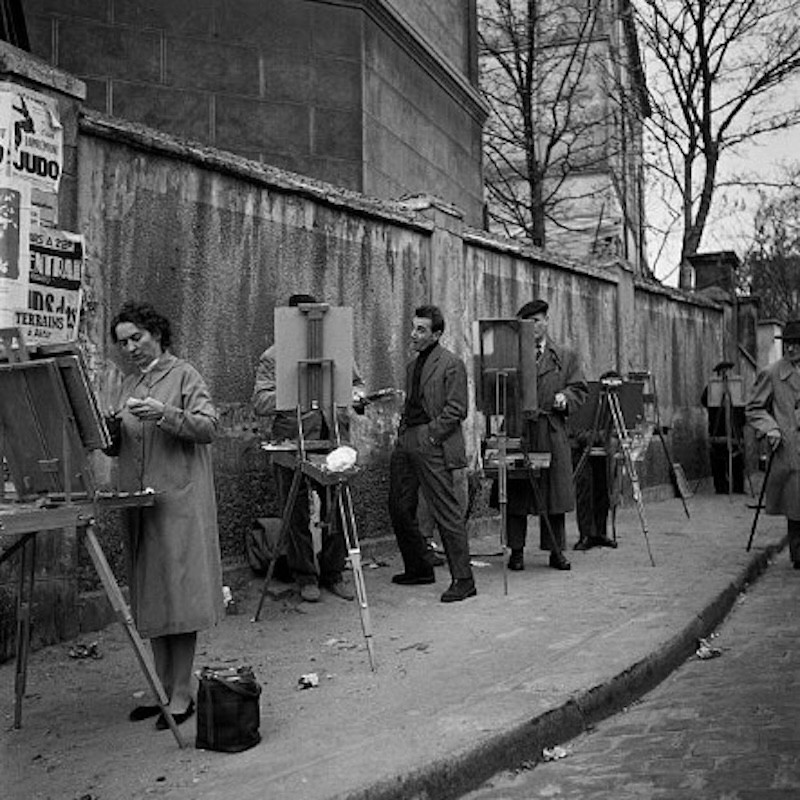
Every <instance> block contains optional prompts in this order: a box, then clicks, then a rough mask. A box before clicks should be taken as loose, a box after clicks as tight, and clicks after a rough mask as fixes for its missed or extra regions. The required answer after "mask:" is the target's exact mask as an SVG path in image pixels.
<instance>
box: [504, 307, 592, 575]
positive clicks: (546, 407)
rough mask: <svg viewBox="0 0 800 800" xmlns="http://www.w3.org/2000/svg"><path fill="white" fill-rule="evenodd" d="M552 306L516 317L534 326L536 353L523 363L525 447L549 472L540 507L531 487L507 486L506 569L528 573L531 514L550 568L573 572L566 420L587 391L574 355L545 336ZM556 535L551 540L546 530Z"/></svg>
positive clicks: (572, 499) (522, 311)
mask: <svg viewBox="0 0 800 800" xmlns="http://www.w3.org/2000/svg"><path fill="white" fill-rule="evenodd" d="M548 310H549V306H548V304H547V303H546V302H545V301H544V300H540V299H537V300H532V301H531V302H529V303H526V304H525V305H524V306H522V308H520V310H519V311H518V312H517V318H518V319H521V320H530V321H531V322H532V323H533V325H534V340H535V342H536V352H535V353H524V354H523V356H522V357H523V358H531V359H536V394H537V408H536V410H535V411H532V412H526V414H527V416H528V419H527V420H526V425H525V428H526V435H525V437H524V438H525V440H526V443H525V446H526V447H527V449H528V450H529V451H530V452H547V453H550V457H551V460H550V467H549V469H546V470H543V471H542V475H541V477H540V478H539V479H538V480H539V490H540V491H539V495H540V497H541V500H542V506H543V507H542V508H538V507H537V503H536V497H535V495H534V492H533V488H532V486H531V485H530V484H529V483H528V482H525V481H519V480H512V481H509V483H508V505H507V524H506V542H507V544H508V546H509V548H510V549H511V556H510V557H509V560H508V568H509V569H512V570H522V569H525V561H524V557H523V551H524V548H525V540H526V531H527V524H528V514H539V540H540V541H539V545H540V547H541V549H543V550H549V551H550V558H549V564H550V566H551V567H553V568H554V569H563V570H567V569H570V563H569V561H568V560H567V559H566V557H565V556H564V553H563V550H564V547H565V546H566V525H565V514H566V512H567V511H572V510H573V509H574V508H575V494H574V490H573V485H572V454H571V450H570V444H569V440H568V438H567V429H566V418H567V415H568V414H569V413H570V412H571V411H574V410H575V409H577V408H578V406H580V405H581V404H582V403H583V402H584V400H586V396H587V394H588V391H589V388H588V386H587V385H586V381H585V380H584V377H583V371H582V370H581V367H580V364H579V361H578V355H577V353H576V352H575V351H574V350H571V349H570V348H568V347H564V346H563V345H560V344H558V343H556V342H554V341H553V340H552V339H551V338H550V337H549V336H548V335H547V323H548V315H547V314H548ZM548 523H549V527H550V529H551V531H552V540H554V541H552V540H551V536H550V534H549V533H548V531H547V525H548Z"/></svg>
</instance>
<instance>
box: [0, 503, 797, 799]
mask: <svg viewBox="0 0 800 800" xmlns="http://www.w3.org/2000/svg"><path fill="white" fill-rule="evenodd" d="M747 502H751V503H752V502H753V501H752V499H751V498H748V497H746V496H742V495H734V497H733V499H732V501H731V500H729V498H728V497H727V496H717V495H698V496H695V497H693V498H692V499H691V500H689V509H690V512H691V518H690V519H687V518H686V516H685V514H684V511H683V507H682V505H681V503H680V501H679V500H677V499H675V500H673V499H670V500H666V501H663V502H650V503H648V504H647V505H646V514H647V518H648V522H649V531H650V542H651V546H652V551H653V555H654V558H655V561H656V566H655V567H653V566H651V565H650V561H649V558H648V555H647V550H646V548H645V544H644V539H643V535H642V531H641V527H640V524H639V518H638V516H637V514H636V511H635V509H634V508H626V509H622V510H621V511H620V512H619V514H618V525H617V529H618V538H619V544H620V546H619V549H617V550H607V549H595V550H591V551H588V552H585V553H581V552H570V553H569V556H570V558H571V560H572V564H573V569H572V571H571V572H567V573H564V572H559V571H556V570H552V569H550V568H548V567H547V566H546V563H547V558H546V554H545V553H541V552H540V551H538V550H536V549H534V548H532V547H531V548H529V549H528V550H527V551H526V565H527V568H526V570H525V571H524V572H520V573H509V574H508V594H507V595H504V593H503V571H502V566H501V565H502V561H501V559H500V558H499V556H497V555H496V553H497V550H498V548H497V533H496V531H492V532H491V534H487V535H485V536H481V537H478V538H476V539H474V540H473V543H472V550H473V560H474V562H475V563H476V567H475V572H476V577H477V581H478V596H477V597H476V598H474V599H470V600H467V601H465V602H463V603H454V604H442V603H440V602H439V595H440V594H441V592H442V591H443V590H444V589H445V588H446V587H447V584H448V580H447V571H446V569H444V570H442V569H439V570H437V575H438V582H437V583H436V584H435V585H432V586H419V587H400V586H395V585H393V584H392V583H391V582H390V578H391V575H392V574H393V573H394V572H396V571H397V570H398V569H399V568H400V561H399V558H398V557H397V556H396V555H391V556H390V557H389V558H388V559H387V561H388V563H387V564H386V565H385V566H379V565H378V564H379V563H382V562H380V560H379V562H378V563H376V564H373V565H372V566H373V567H374V568H367V569H366V581H367V592H368V596H369V604H370V610H371V615H372V623H373V629H374V634H375V636H374V644H375V652H376V657H377V662H378V669H377V671H376V672H374V673H373V672H371V671H370V669H369V662H368V659H367V654H366V650H365V648H364V643H363V637H362V636H361V627H360V623H359V616H358V613H357V610H356V608H355V607H354V605H353V604H348V603H346V602H345V601H342V600H340V599H338V598H336V597H333V596H332V595H330V594H326V593H323V602H321V603H319V604H316V605H309V604H298V603H297V602H296V600H295V599H293V598H288V599H284V600H281V601H269V602H268V603H267V604H266V605H265V610H264V613H263V615H262V618H261V620H260V621H259V622H258V623H252V622H251V621H250V619H251V617H252V613H253V611H254V609H255V604H256V601H257V592H258V590H259V589H260V583H259V582H258V581H253V582H250V583H249V584H248V585H247V586H245V587H238V591H237V595H238V597H239V598H240V605H241V606H242V608H241V613H240V614H239V615H237V616H229V617H227V618H226V619H225V621H224V622H223V624H221V625H220V626H218V628H216V629H215V630H214V631H213V632H211V633H210V634H209V635H205V636H204V637H203V638H202V640H201V647H200V653H199V654H198V658H197V666H198V667H199V666H202V665H204V664H218V663H220V662H222V661H230V662H232V663H249V664H252V665H253V667H254V669H255V671H256V674H257V676H258V677H259V678H260V680H261V681H262V683H264V693H263V696H262V703H261V711H262V726H261V729H262V735H263V741H262V743H261V744H260V745H259V746H258V747H255V748H253V749H252V750H249V751H246V752H245V753H240V754H236V755H230V754H221V753H209V752H205V751H198V750H194V749H193V748H191V747H190V748H187V749H185V750H179V749H178V748H177V746H176V744H175V741H174V739H173V738H172V736H171V734H170V733H169V732H162V733H157V732H155V731H154V730H153V729H152V721H150V722H141V723H136V724H133V723H129V722H128V721H127V718H126V717H127V712H128V710H129V709H130V708H131V707H132V705H134V704H136V703H137V702H141V701H140V700H137V699H136V698H135V697H134V694H135V693H136V692H140V691H141V690H142V689H144V681H143V679H142V678H141V677H140V675H139V673H138V670H137V668H136V665H135V663H134V660H133V656H132V654H131V652H130V650H129V648H128V646H127V644H126V642H125V640H124V638H123V635H122V634H121V632H120V631H119V629H118V626H112V627H110V628H108V629H106V630H105V631H103V632H102V633H100V634H98V635H97V636H92V637H84V638H83V639H82V641H83V642H88V641H97V642H98V648H99V649H100V651H101V652H102V653H103V658H102V659H100V660H93V659H86V660H75V659H71V658H69V656H68V650H69V646H68V645H61V646H55V647H51V648H47V649H45V650H43V651H40V652H37V653H35V654H34V655H33V657H32V659H31V665H30V671H29V679H28V694H29V696H28V697H27V698H26V703H25V710H24V721H23V728H22V730H20V731H11V730H9V726H10V723H11V719H12V711H13V708H12V707H13V665H11V664H6V665H3V666H2V667H0V716H1V717H2V718H1V719H0V722H2V727H3V729H2V731H0V774H2V776H3V785H4V788H3V797H4V798H9V800H18V799H19V800H22V798H25V800H29V799H30V798H54V799H55V798H59V800H63V799H64V798H67V800H71V799H72V798H75V800H77V798H86V800H88V799H89V798H91V800H127V798H141V797H158V798H198V799H199V798H203V799H205V798H209V799H210V798H213V799H214V800H216V799H217V798H219V799H220V800H222V798H226V800H228V799H231V798H236V800H250V799H251V798H253V799H254V798H269V800H290V799H291V800H331V799H332V798H348V800H356V799H357V798H358V799H362V798H363V800H367V799H368V798H369V800H384V798H386V799H387V800H388V798H398V799H399V798H413V797H429V798H440V797H441V798H444V797H453V796H456V795H457V794H458V792H459V791H462V790H464V791H466V790H468V789H470V788H473V787H475V786H476V785H478V784H479V783H480V782H481V781H482V780H483V779H485V778H486V777H488V776H489V775H490V774H491V773H492V772H493V771H495V770H496V769H499V768H502V767H506V766H512V765H513V764H514V763H519V761H521V760H526V759H532V758H536V757H537V755H538V754H539V753H540V752H541V749H542V747H543V746H550V745H552V744H554V743H556V742H558V741H564V740H565V739H566V738H568V737H570V736H572V735H575V734H577V733H579V732H580V731H582V730H584V729H585V727H586V726H587V725H589V724H591V723H592V722H593V721H594V720H596V719H597V718H599V717H600V716H602V715H605V714H606V713H610V712H612V711H614V710H617V709H619V708H621V707H623V706H624V705H626V704H627V703H629V702H630V701H631V700H632V699H633V698H635V697H636V696H637V695H638V694H640V693H641V692H642V691H644V690H645V689H647V688H649V687H650V686H652V685H653V684H654V683H655V682H657V681H658V680H660V679H661V678H662V677H663V676H664V675H666V674H667V673H669V672H670V671H671V670H672V669H673V668H674V667H675V666H677V665H678V664H679V663H680V662H681V660H682V659H683V658H685V657H686V656H687V655H689V654H690V653H691V652H693V650H694V648H695V643H696V639H697V638H698V637H700V636H704V635H706V634H708V633H709V632H710V631H712V630H713V629H714V628H715V627H716V626H717V624H718V623H719V621H720V620H721V619H722V618H723V616H724V615H725V613H726V612H727V611H728V609H729V608H730V606H731V605H732V603H733V602H734V601H735V599H736V596H737V594H738V593H739V591H740V590H741V589H742V588H743V587H744V586H745V584H746V583H747V582H748V581H750V580H752V579H754V578H755V577H756V576H757V574H758V573H759V571H760V570H761V569H763V568H764V567H765V566H766V564H767V562H768V559H769V557H770V556H771V555H772V554H773V553H774V551H775V550H776V549H778V548H779V547H781V546H782V545H783V541H784V536H785V522H784V520H783V519H782V518H773V517H766V516H762V517H761V520H760V522H759V529H758V533H757V535H756V539H755V543H754V546H753V549H752V550H751V551H750V552H749V553H748V552H746V551H745V545H746V543H747V538H748V535H749V531H750V525H751V523H752V519H753V514H754V512H753V510H752V509H751V508H748V507H747V505H746V503H747ZM531 528H532V535H529V539H530V540H531V541H535V542H538V532H537V531H535V528H536V525H535V523H534V524H532V525H531ZM567 535H568V541H569V542H570V545H571V544H572V543H574V541H575V540H576V539H577V532H576V529H575V525H574V515H569V517H568V525H567ZM780 558H787V556H786V555H785V554H783V555H781V556H780ZM368 560H369V559H368ZM234 588H235V589H236V588H237V587H234ZM308 672H316V673H317V674H318V675H319V678H320V685H319V686H318V687H317V688H314V689H307V690H300V689H298V687H297V682H298V679H299V678H300V676H301V675H303V674H305V673H308ZM182 730H183V731H184V733H185V735H186V736H187V738H188V739H190V740H191V741H193V737H194V722H193V721H191V722H188V723H186V724H185V725H184V726H183V727H182Z"/></svg>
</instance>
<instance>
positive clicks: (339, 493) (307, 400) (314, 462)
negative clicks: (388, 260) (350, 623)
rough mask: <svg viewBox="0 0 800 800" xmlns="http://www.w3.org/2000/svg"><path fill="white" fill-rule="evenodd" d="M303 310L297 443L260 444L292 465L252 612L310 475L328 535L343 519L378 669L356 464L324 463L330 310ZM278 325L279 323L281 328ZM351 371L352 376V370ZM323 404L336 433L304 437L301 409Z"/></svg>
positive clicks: (331, 392) (332, 380) (335, 437)
mask: <svg viewBox="0 0 800 800" xmlns="http://www.w3.org/2000/svg"><path fill="white" fill-rule="evenodd" d="M298 308H299V312H300V313H301V314H303V315H304V316H305V319H306V358H302V359H298V361H297V405H296V408H295V413H296V415H297V430H298V438H297V441H296V442H294V443H289V444H286V443H278V444H276V443H271V442H266V443H264V444H263V445H262V447H263V449H264V450H265V451H267V452H268V453H270V455H271V457H272V460H273V462H274V463H276V464H279V465H280V466H283V467H286V468H288V469H291V470H292V482H291V486H290V488H289V495H288V497H287V500H286V505H285V507H284V509H283V514H282V518H281V527H280V532H279V534H278V542H277V545H276V547H275V557H273V558H272V559H270V563H269V567H268V568H267V574H266V577H265V578H264V583H263V586H262V587H261V596H260V598H259V601H258V607H257V608H256V613H255V615H254V617H253V621H254V622H257V621H258V619H259V617H260V616H261V610H262V608H263V606H264V599H265V598H266V595H267V592H268V591H269V584H270V581H271V580H272V574H273V572H274V570H275V563H276V561H277V554H278V553H280V552H282V550H283V548H284V546H285V544H286V539H287V537H288V535H289V528H290V526H291V518H292V513H293V511H294V508H295V504H296V503H297V500H298V495H299V493H300V485H301V483H302V482H303V481H304V480H309V479H310V480H312V481H314V482H315V483H316V484H318V485H320V486H322V487H323V489H324V491H325V493H326V496H327V497H326V499H327V503H326V505H327V512H328V513H327V519H326V520H325V524H326V526H327V530H328V532H329V535H330V531H331V530H332V526H333V525H334V523H335V521H336V517H337V515H338V516H339V520H340V522H341V528H342V534H343V536H344V538H345V545H346V547H347V554H348V559H349V561H350V566H351V568H352V571H353V586H354V589H355V592H356V601H357V603H358V610H359V615H360V618H361V630H362V632H363V634H364V641H365V642H366V646H367V654H368V657H369V663H370V668H371V669H372V670H373V671H375V669H376V664H375V652H374V647H373V642H372V621H371V619H370V612H369V605H368V603H367V593H366V584H365V582H364V571H363V569H362V566H361V547H360V544H359V541H358V532H357V529H356V518H355V513H354V510H353V496H352V492H351V488H350V480H351V479H352V478H353V477H355V476H356V475H357V474H358V473H359V470H358V468H357V467H353V468H351V469H348V470H345V471H342V472H331V471H330V470H327V469H326V468H325V462H324V454H325V453H328V452H330V451H332V450H333V449H335V448H336V447H338V446H339V445H340V444H341V437H340V432H339V425H338V420H337V405H336V402H335V400H336V375H335V374H334V371H335V368H336V364H335V360H334V359H333V358H326V357H325V356H324V346H323V319H324V317H325V313H326V311H327V310H328V306H327V305H326V304H324V303H307V304H301V305H300V306H298ZM277 327H278V326H276V328H277ZM348 377H349V376H348ZM310 409H319V410H320V411H321V412H325V414H326V416H327V419H328V421H329V422H328V424H329V427H330V428H331V431H330V433H332V437H331V438H330V439H328V440H306V438H305V436H304V433H303V411H307V410H310Z"/></svg>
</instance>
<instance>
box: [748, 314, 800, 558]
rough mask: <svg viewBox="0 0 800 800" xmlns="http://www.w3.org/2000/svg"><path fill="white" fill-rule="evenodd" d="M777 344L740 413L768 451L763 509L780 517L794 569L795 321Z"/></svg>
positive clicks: (797, 454)
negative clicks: (776, 354)
mask: <svg viewBox="0 0 800 800" xmlns="http://www.w3.org/2000/svg"><path fill="white" fill-rule="evenodd" d="M783 349H784V354H783V357H782V358H779V359H778V360H777V361H775V362H774V363H772V364H770V365H769V366H768V367H767V368H766V369H765V370H763V371H762V372H760V373H759V375H758V377H757V378H756V383H755V386H754V387H753V393H752V396H751V397H750V400H749V401H748V403H747V406H746V408H745V414H746V416H747V421H748V422H749V423H750V425H752V426H753V427H754V428H755V430H756V434H757V435H758V436H759V437H763V438H765V439H766V440H767V444H768V445H769V447H770V450H771V451H772V453H771V456H770V458H772V465H771V467H770V470H769V479H768V481H769V482H768V483H767V486H766V489H765V511H766V513H767V514H773V515H780V516H784V517H786V519H787V527H788V534H789V558H790V559H791V560H792V564H793V565H794V568H795V569H800V320H792V321H790V322H787V323H786V327H785V328H784V330H783Z"/></svg>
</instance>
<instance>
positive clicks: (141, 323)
mask: <svg viewBox="0 0 800 800" xmlns="http://www.w3.org/2000/svg"><path fill="white" fill-rule="evenodd" d="M121 322H130V323H131V324H133V325H136V327H137V328H144V330H146V331H148V332H149V333H150V334H151V335H152V336H154V337H155V338H157V339H158V340H159V342H160V343H161V348H162V349H163V350H166V349H167V348H168V347H169V346H170V343H171V342H172V330H171V329H170V324H169V320H168V319H167V318H166V317H162V316H161V314H159V313H158V312H157V311H156V310H155V309H154V308H153V306H151V305H150V303H137V302H136V301H135V300H128V302H127V303H123V304H122V308H120V310H119V313H118V314H117V315H116V316H115V317H114V319H112V320H111V341H112V342H114V344H116V343H117V325H119V324H120V323H121Z"/></svg>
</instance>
